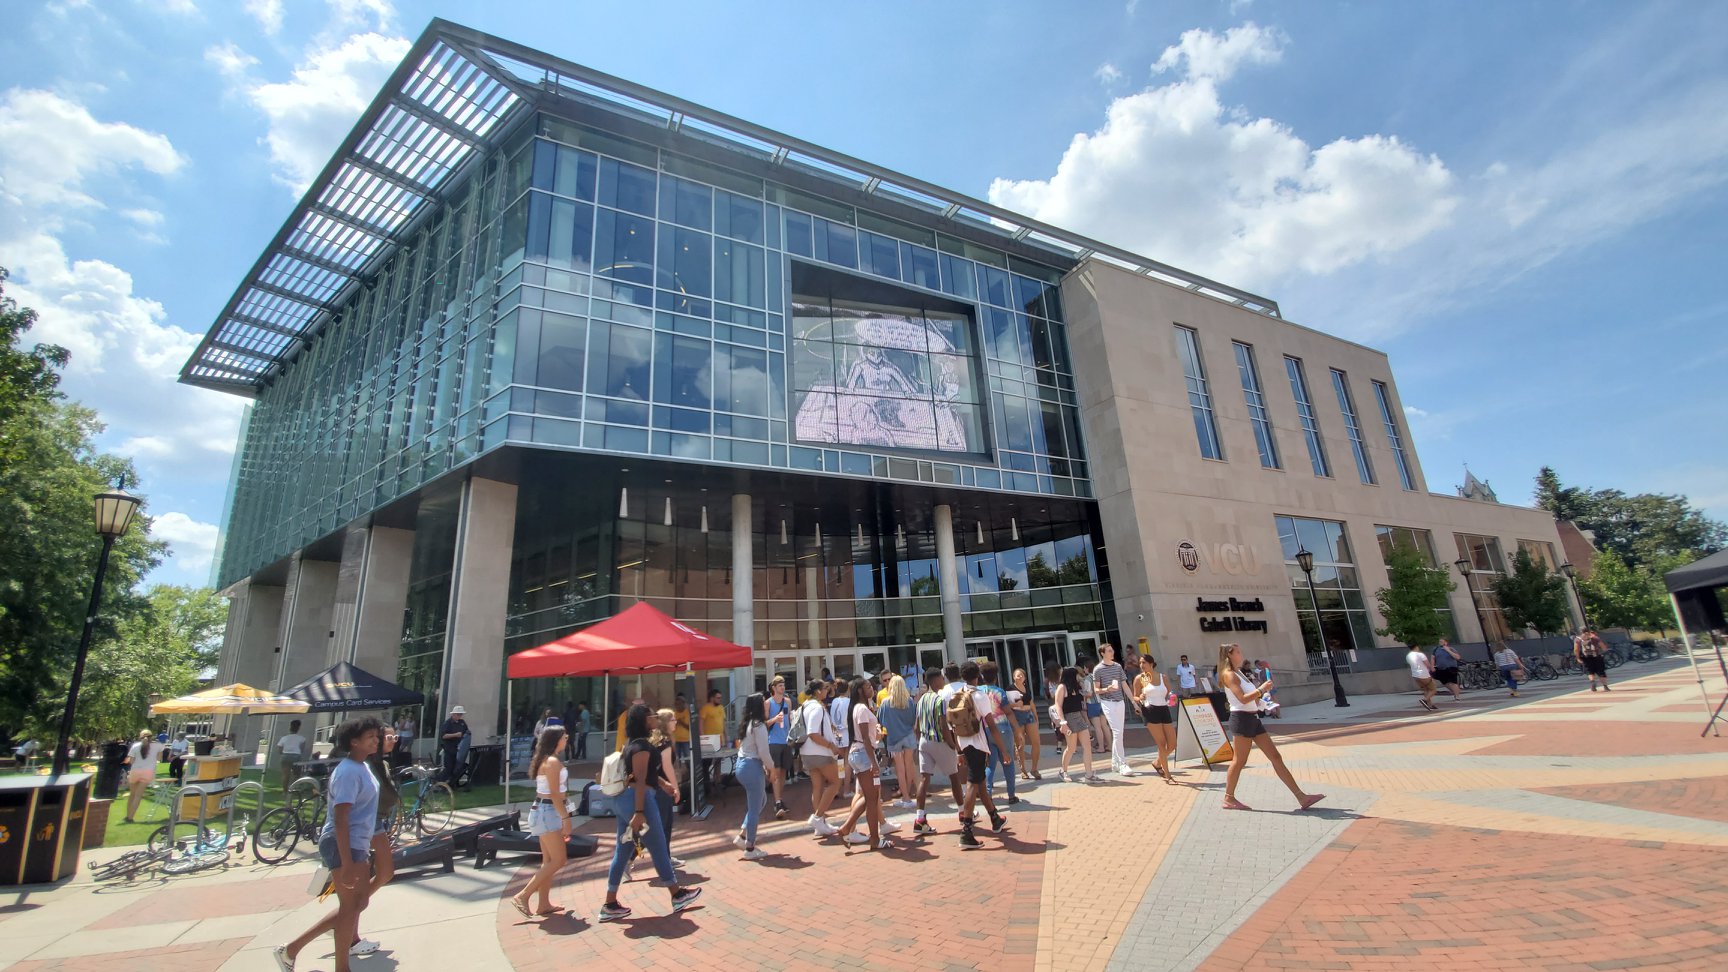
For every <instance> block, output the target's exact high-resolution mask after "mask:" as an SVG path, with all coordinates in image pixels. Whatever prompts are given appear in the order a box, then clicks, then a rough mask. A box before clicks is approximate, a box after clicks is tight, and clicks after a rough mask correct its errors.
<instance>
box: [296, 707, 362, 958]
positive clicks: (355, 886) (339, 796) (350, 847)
mask: <svg viewBox="0 0 1728 972" xmlns="http://www.w3.org/2000/svg"><path fill="white" fill-rule="evenodd" d="M335 744H336V747H337V748H338V749H342V750H346V751H347V753H348V755H347V756H346V757H345V758H344V759H342V760H341V761H340V762H338V763H337V764H336V767H335V768H334V769H332V770H331V771H330V781H329V788H328V790H327V791H326V792H327V794H328V801H329V813H328V816H327V817H326V819H325V821H324V828H323V830H322V831H321V832H320V833H319V836H318V854H319V856H320V857H321V858H322V859H323V862H324V866H325V867H327V868H329V870H330V883H331V886H332V887H333V888H334V889H335V891H336V910H335V911H333V912H331V913H330V914H328V915H326V916H325V917H324V918H322V919H321V920H319V921H318V923H317V924H314V925H313V926H312V927H311V928H308V929H306V931H304V932H302V933H301V934H300V936H299V937H298V938H295V939H294V940H293V941H291V942H288V943H287V944H285V945H278V946H276V947H275V948H274V949H272V950H271V953H270V954H271V957H272V958H274V959H275V960H276V966H277V968H279V969H281V970H282V972H294V962H295V960H296V959H297V958H299V956H300V952H301V951H302V950H304V949H305V948H306V946H308V945H310V944H312V942H313V941H314V940H315V939H317V938H318V936H320V935H323V934H324V933H326V932H329V933H330V939H331V944H332V945H333V946H334V947H335V967H336V972H348V969H349V963H348V959H349V950H350V949H351V948H352V947H353V946H354V944H355V943H356V942H357V940H358V939H359V935H360V913H361V912H363V911H365V910H366V905H367V904H368V903H369V902H370V900H371V896H372V880H371V873H370V871H371V867H370V863H371V862H370V858H371V851H372V847H373V843H372V836H373V832H374V830H375V828H376V826H377V823H378V780H377V779H376V778H375V777H374V776H373V775H372V771H371V770H370V769H368V768H367V765H366V764H367V760H368V759H370V758H371V756H372V754H373V753H375V752H377V751H378V750H379V748H380V747H381V746H382V745H383V724H382V723H380V722H379V721H378V720H377V719H375V718H372V717H370V716H367V717H364V718H359V719H349V720H348V721H347V722H344V723H342V725H341V726H338V727H337V729H336V735H335Z"/></svg>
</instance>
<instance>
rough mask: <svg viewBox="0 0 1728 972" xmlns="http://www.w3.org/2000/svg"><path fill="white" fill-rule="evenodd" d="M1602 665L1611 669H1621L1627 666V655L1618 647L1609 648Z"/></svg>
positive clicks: (1603, 655)
mask: <svg viewBox="0 0 1728 972" xmlns="http://www.w3.org/2000/svg"><path fill="white" fill-rule="evenodd" d="M1602 663H1603V664H1605V665H1607V666H1608V667H1609V668H1619V667H1620V666H1621V665H1624V664H1626V655H1625V653H1624V652H1622V651H1621V650H1620V649H1619V648H1618V647H1614V648H1609V649H1608V650H1607V651H1605V652H1603V653H1602Z"/></svg>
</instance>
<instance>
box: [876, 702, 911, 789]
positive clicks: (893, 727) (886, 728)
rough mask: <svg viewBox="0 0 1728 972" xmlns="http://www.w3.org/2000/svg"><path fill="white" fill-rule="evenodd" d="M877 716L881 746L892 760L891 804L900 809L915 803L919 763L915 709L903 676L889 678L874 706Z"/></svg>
mask: <svg viewBox="0 0 1728 972" xmlns="http://www.w3.org/2000/svg"><path fill="white" fill-rule="evenodd" d="M876 718H877V720H878V721H879V722H880V723H881V724H882V741H883V747H884V748H885V749H886V750H887V751H888V758H889V760H891V761H892V762H893V764H894V791H895V799H894V805H895V806H897V807H900V808H902V809H911V808H912V807H915V806H917V805H918V804H917V801H915V800H914V799H913V797H912V794H913V792H914V791H915V790H916V789H917V787H916V786H915V784H914V783H913V780H914V779H916V777H915V776H914V775H913V771H914V770H915V769H916V768H917V764H918V748H917V745H918V743H917V733H916V732H915V729H916V727H915V726H914V725H913V724H914V723H915V722H916V721H917V712H916V711H915V710H914V709H913V708H912V693H911V692H910V691H909V690H907V688H906V679H904V678H902V677H900V676H899V675H891V676H889V678H888V694H887V695H886V696H885V697H884V698H883V700H882V704H881V705H880V706H878V707H877V709H876Z"/></svg>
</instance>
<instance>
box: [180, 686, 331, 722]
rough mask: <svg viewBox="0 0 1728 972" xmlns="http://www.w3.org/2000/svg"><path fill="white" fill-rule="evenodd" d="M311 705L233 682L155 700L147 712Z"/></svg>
mask: <svg viewBox="0 0 1728 972" xmlns="http://www.w3.org/2000/svg"><path fill="white" fill-rule="evenodd" d="M311 708H312V707H311V706H309V705H307V704H306V703H304V702H301V701H300V700H299V699H290V698H287V697H285V696H281V695H276V694H274V693H272V692H266V691H264V690H263V689H255V688H253V687H252V686H250V685H244V684H242V683H240V682H235V683H234V684H233V685H224V686H221V687H220V688H213V689H205V690H204V691H202V692H193V693H192V694H191V695H182V696H180V697H179V698H177V699H169V700H168V701H166V702H158V703H156V704H155V705H153V706H151V707H150V714H151V715H252V714H264V715H275V714H278V713H281V714H287V713H293V712H305V711H308V710H309V709H311Z"/></svg>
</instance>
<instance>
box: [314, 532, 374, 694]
mask: <svg viewBox="0 0 1728 972" xmlns="http://www.w3.org/2000/svg"><path fill="white" fill-rule="evenodd" d="M371 534H372V531H370V530H368V529H367V528H365V527H363V526H356V527H349V528H348V532H346V533H344V534H343V535H342V561H341V563H339V564H338V565H337V566H336V596H335V600H334V602H333V603H332V605H331V607H330V632H331V634H330V645H329V651H328V652H327V653H326V654H325V656H324V665H325V667H329V666H331V665H334V664H336V663H337V662H345V661H349V660H350V659H351V658H352V656H353V654H354V621H355V619H356V618H357V617H358V616H359V614H360V588H361V583H362V581H361V578H362V577H363V576H364V574H365V571H366V551H367V548H368V547H369V546H370V545H371V542H372V535H371Z"/></svg>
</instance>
